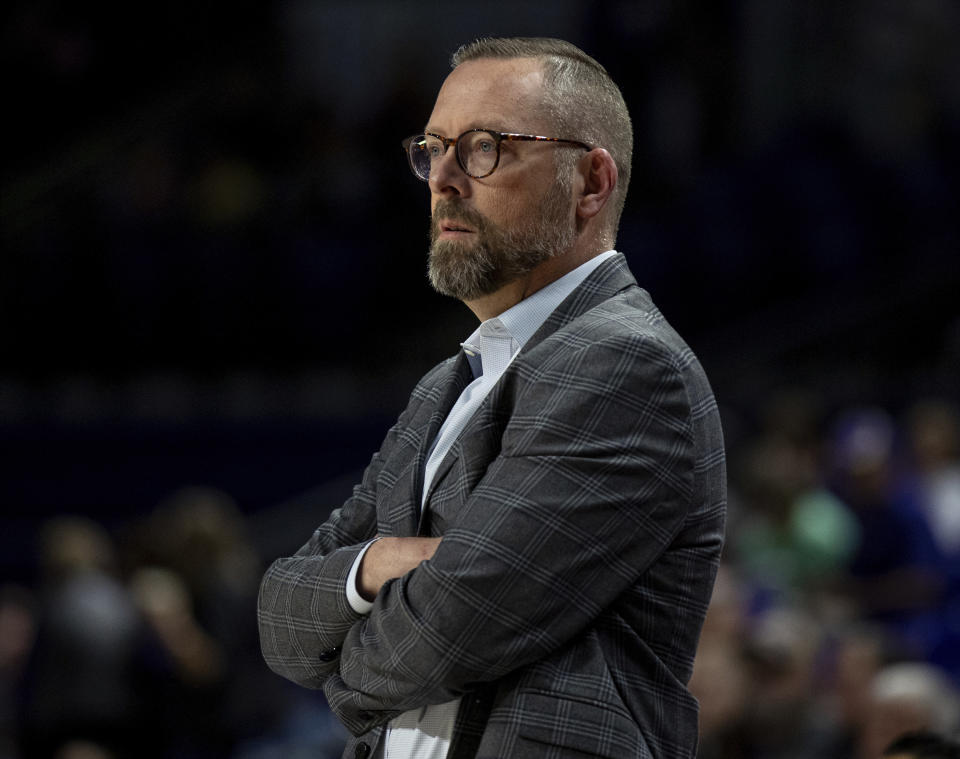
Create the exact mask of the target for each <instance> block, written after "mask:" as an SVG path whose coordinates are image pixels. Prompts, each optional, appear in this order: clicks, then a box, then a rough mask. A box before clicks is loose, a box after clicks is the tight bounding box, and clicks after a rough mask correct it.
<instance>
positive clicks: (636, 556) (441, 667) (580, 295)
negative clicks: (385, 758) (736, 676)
mask: <svg viewBox="0 0 960 759" xmlns="http://www.w3.org/2000/svg"><path fill="white" fill-rule="evenodd" d="M471 379H472V377H471V375H470V372H469V368H468V366H467V363H466V361H465V358H464V357H463V356H462V355H460V356H458V357H456V358H451V359H449V360H447V361H445V362H443V363H441V364H439V365H438V366H436V367H435V368H434V369H433V370H431V371H430V372H429V373H428V374H427V375H426V376H425V377H424V378H423V379H422V380H421V381H420V383H419V384H418V385H417V387H416V389H415V390H414V391H413V394H412V396H411V398H410V402H409V405H408V406H407V408H406V410H404V412H403V413H402V414H401V415H400V418H399V420H398V421H397V423H396V424H395V425H394V426H393V427H392V428H391V430H390V431H389V433H388V434H387V436H386V439H385V440H384V442H383V446H382V448H381V449H380V450H379V451H378V452H377V453H376V454H375V455H374V456H373V459H372V461H371V462H370V465H369V466H368V467H367V469H366V472H365V473H364V476H363V479H362V481H361V483H360V484H359V485H357V486H356V488H355V489H354V491H353V495H352V497H351V498H350V499H349V500H347V502H346V503H345V504H344V505H343V506H342V507H341V508H339V509H337V510H335V511H334V512H333V513H332V514H331V516H330V518H329V519H328V520H327V522H325V523H324V524H323V525H322V526H321V527H320V528H319V529H317V531H316V532H315V533H314V535H313V536H312V538H311V539H310V540H309V542H308V543H307V544H306V545H304V546H303V547H302V548H301V549H300V550H299V551H298V552H297V553H296V554H295V555H294V556H292V557H289V558H283V559H279V560H277V561H276V562H274V563H273V565H272V566H271V567H270V568H269V569H268V571H267V573H266V575H265V576H264V579H263V583H262V586H261V590H260V599H259V620H260V634H261V642H262V647H263V653H264V657H265V659H266V662H267V664H268V665H269V666H270V667H271V668H272V669H273V670H275V671H276V672H278V673H280V674H281V675H283V676H285V677H287V678H290V679H291V680H294V681H295V682H297V683H300V684H302V685H305V686H309V687H315V688H323V689H324V691H325V693H326V696H327V699H328V701H329V703H330V706H331V708H332V709H333V710H334V712H335V713H336V714H337V716H338V717H339V718H340V720H341V721H342V722H343V723H344V724H345V725H346V726H347V728H348V729H349V730H350V731H351V732H352V733H353V734H354V736H356V737H354V738H353V739H352V740H351V741H350V743H349V744H348V746H347V751H346V753H345V754H344V756H366V755H368V754H369V753H370V751H371V749H372V748H373V747H374V746H375V744H376V742H377V741H378V740H379V736H380V732H381V730H382V725H383V724H384V723H385V722H387V721H388V720H389V719H391V718H392V717H394V716H396V715H398V714H399V713H401V712H404V711H407V710H410V709H415V708H418V707H421V706H423V705H426V704H432V703H442V702H446V701H450V700H452V699H454V698H456V697H458V696H462V705H461V709H460V713H459V714H458V717H457V723H456V728H455V732H454V742H453V744H452V746H451V750H450V755H449V756H450V759H458V758H459V757H461V756H475V755H476V756H480V757H487V758H494V757H495V758H497V759H502V758H504V757H544V758H547V757H550V758H552V759H560V758H566V757H569V758H570V759H573V758H574V757H585V756H593V757H657V758H658V759H663V758H669V759H674V758H679V757H684V759H688V758H689V757H692V756H693V755H694V753H695V749H696V742H697V704H696V701H695V699H694V698H693V697H692V696H691V695H690V694H689V692H688V691H687V689H686V683H687V681H688V679H689V677H690V672H691V668H692V664H693V657H694V653H695V650H696V646H697V641H698V638H699V634H700V628H701V625H702V622H703V617H704V614H705V612H706V608H707V603H708V601H709V598H710V593H711V589H712V585H713V580H714V577H715V574H716V569H717V565H718V562H719V557H720V549H721V545H722V541H723V524H724V514H725V502H726V484H725V483H726V479H725V463H724V451H723V440H722V435H721V430H720V421H719V416H718V413H717V408H716V403H715V400H714V397H713V393H712V391H711V389H710V386H709V384H708V382H707V379H706V377H705V375H704V372H703V370H702V368H701V367H700V364H699V363H698V361H697V360H696V358H695V357H694V355H693V353H692V352H691V351H690V349H689V348H688V347H687V346H686V344H685V343H684V342H683V341H682V340H681V339H680V337H679V336H678V335H677V334H676V332H674V331H673V329H672V328H671V327H670V326H669V325H668V324H667V322H666V321H665V320H664V318H663V316H662V315H661V314H660V312H659V311H658V310H657V309H656V307H655V306H654V305H653V303H652V301H651V300H650V297H649V296H648V295H647V293H646V292H645V291H644V290H642V289H640V288H639V287H638V286H637V284H636V281H635V280H634V278H633V276H632V275H631V273H630V271H629V269H628V268H627V264H626V261H625V259H624V258H623V256H621V255H616V256H613V257H612V258H610V259H609V260H607V261H605V262H603V263H602V264H601V265H600V266H599V267H597V269H596V270H595V271H594V272H593V273H592V274H591V275H590V276H589V277H588V278H587V279H586V280H585V281H584V282H583V283H582V284H581V285H580V286H579V287H578V288H577V289H576V290H575V291H574V292H573V293H572V294H571V295H570V296H569V297H568V298H567V299H566V300H565V301H564V302H563V303H562V304H561V305H560V306H559V307H558V308H557V310H556V311H555V312H554V313H553V314H551V316H550V317H549V318H548V319H547V321H546V322H545V323H544V325H543V326H542V327H541V328H540V330H539V331H538V332H537V333H536V334H535V335H534V336H533V337H532V338H531V339H530V340H529V342H528V343H527V345H525V346H524V348H523V350H522V352H521V353H520V355H518V356H517V358H516V359H515V360H514V362H513V363H512V364H511V365H510V367H509V368H508V370H507V371H506V373H505V374H504V375H503V376H502V377H501V379H500V381H499V383H498V384H497V385H496V386H495V387H494V388H493V390H492V391H491V392H490V394H489V396H487V398H486V399H485V400H484V402H483V405H482V406H481V407H480V409H479V410H478V411H477V413H476V415H475V416H474V417H473V419H472V420H471V421H470V422H469V424H468V426H467V427H466V429H465V430H464V432H463V434H462V435H461V436H460V438H459V440H458V441H457V442H456V443H455V444H454V446H453V447H452V449H451V450H450V452H449V454H448V455H447V457H446V458H445V459H444V461H443V462H442V463H441V465H440V468H439V470H438V471H437V473H436V476H435V477H434V480H433V484H432V486H431V490H430V493H429V494H428V507H427V509H426V510H425V512H424V515H423V516H422V517H421V516H420V508H419V505H420V494H421V487H422V483H423V469H424V464H425V461H426V457H427V453H428V450H429V447H430V444H431V442H432V441H433V439H434V437H435V436H436V434H437V431H438V430H439V428H440V424H441V423H442V421H443V419H444V418H445V416H446V414H447V412H448V411H449V409H450V407H451V406H452V405H453V403H454V401H455V400H456V398H457V397H458V396H459V394H460V392H461V391H462V390H463V388H464V387H465V386H466V385H467V384H468V383H469V382H470V380H471ZM376 534H380V535H388V536H410V535H418V534H419V535H430V536H440V535H442V536H443V541H442V542H441V543H440V546H439V548H438V549H437V552H436V554H435V555H434V556H433V558H432V559H430V560H429V561H426V562H423V563H421V564H420V566H419V567H418V568H417V569H416V570H414V571H413V572H410V573H408V574H407V575H406V576H404V577H402V578H400V579H397V580H392V581H390V582H388V583H387V584H386V585H385V586H384V588H383V589H382V590H381V592H380V594H379V595H378V597H377V599H376V602H375V604H374V607H373V611H372V612H371V613H370V615H369V616H367V617H362V616H361V615H358V614H357V613H356V612H354V611H353V609H352V608H351V606H350V605H349V603H348V601H347V597H346V593H345V587H346V579H347V575H348V573H349V570H350V567H351V565H352V564H353V561H354V559H355V558H356V557H357V555H358V553H359V551H360V548H361V544H362V543H364V542H365V541H367V540H369V539H370V538H372V537H374V535H376Z"/></svg>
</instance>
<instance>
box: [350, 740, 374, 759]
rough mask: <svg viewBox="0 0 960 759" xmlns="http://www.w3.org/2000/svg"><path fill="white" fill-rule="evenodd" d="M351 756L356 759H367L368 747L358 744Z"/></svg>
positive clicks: (364, 744)
mask: <svg viewBox="0 0 960 759" xmlns="http://www.w3.org/2000/svg"><path fill="white" fill-rule="evenodd" d="M353 755H354V756H355V757H357V759H367V757H368V756H370V746H368V745H367V744H366V743H358V744H357V747H356V748H355V749H354V750H353Z"/></svg>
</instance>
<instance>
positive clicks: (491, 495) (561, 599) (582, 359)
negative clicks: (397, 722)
mask: <svg viewBox="0 0 960 759" xmlns="http://www.w3.org/2000/svg"><path fill="white" fill-rule="evenodd" d="M693 361H695V359H694V358H693V356H692V354H689V355H687V354H685V353H683V352H678V351H677V349H675V348H671V347H667V346H665V345H663V344H662V343H660V342H659V341H657V340H655V339H653V338H651V337H649V336H641V335H636V334H626V335H624V334H618V335H614V336H611V337H608V338H606V339H604V340H602V341H599V342H592V341H589V340H583V341H581V342H580V343H578V344H577V345H576V347H575V348H574V349H573V350H572V351H565V352H564V356H563V358H562V359H561V358H557V359H556V360H553V361H547V362H545V363H544V364H543V365H542V366H539V367H537V368H534V367H530V366H526V365H520V362H515V363H516V364H517V366H516V372H515V373H514V379H513V380H512V381H513V382H514V387H511V385H510V382H511V381H510V380H508V381H507V382H505V383H504V382H502V383H501V385H500V386H498V387H497V388H495V389H494V391H493V392H494V393H500V394H501V398H502V397H503V394H505V395H510V394H511V393H512V392H514V389H515V388H516V387H520V383H519V382H517V380H516V375H517V373H526V374H525V376H523V380H522V390H518V391H517V392H516V397H515V400H514V401H513V405H512V409H511V411H510V419H509V421H508V422H507V424H506V426H505V428H504V432H503V437H502V447H501V449H500V452H499V455H498V456H497V457H496V458H495V459H494V460H493V461H492V462H491V464H490V466H489V467H488V468H487V470H486V472H485V473H484V475H483V477H482V478H481V479H480V480H479V482H478V483H477V485H476V487H474V489H473V490H472V492H471V493H470V494H469V496H468V497H467V498H466V500H465V501H464V505H463V507H462V509H461V510H460V512H459V513H458V515H457V517H456V519H455V521H454V522H453V523H452V524H451V525H450V527H449V528H448V529H447V531H446V532H445V534H444V535H443V540H442V542H441V543H440V546H439V548H438V549H437V551H436V553H435V554H434V556H433V558H432V559H431V560H429V561H426V562H423V563H421V564H420V566H419V567H418V568H417V569H415V570H413V571H412V572H410V573H408V574H407V575H405V576H404V577H402V578H399V579H397V580H392V581H390V582H388V583H387V584H386V585H385V586H384V587H383V588H382V589H381V592H380V594H379V595H378V597H377V600H376V602H375V605H374V608H373V611H372V613H371V614H370V616H369V617H368V618H365V619H362V620H359V621H357V622H356V623H355V624H353V625H352V626H351V627H350V629H349V631H348V633H347V635H346V637H345V639H344V641H343V650H342V656H341V659H340V667H339V671H338V672H337V673H336V674H334V675H332V676H331V677H330V678H329V679H328V681H327V683H326V685H325V691H326V694H327V697H328V700H329V702H330V704H331V707H332V708H333V709H334V711H335V712H336V713H337V714H338V716H339V717H340V719H341V721H343V723H344V724H345V725H346V726H347V727H348V728H349V729H350V730H351V731H353V732H355V733H360V732H363V731H365V730H367V729H369V728H370V727H372V726H374V725H376V724H380V723H381V722H383V721H384V717H385V716H389V714H390V713H392V712H395V711H404V710H407V709H412V708H417V707H419V706H423V705H425V704H429V703H442V702H444V701H447V700H450V699H452V698H455V697H457V696H458V695H461V694H462V693H463V692H465V691H466V690H467V689H469V688H470V687H471V685H475V684H477V683H480V682H483V681H491V680H496V679H499V678H501V677H503V676H504V675H506V674H508V673H510V672H513V671H514V670H516V669H518V668H520V667H522V666H524V665H526V664H528V663H530V662H533V661H537V660H539V659H542V658H543V657H545V656H547V655H549V654H550V653H552V652H554V651H556V650H557V649H559V648H560V647H561V646H563V645H564V644H565V643H566V642H567V641H569V640H571V639H572V638H573V637H575V636H576V635H578V634H579V633H580V632H582V631H583V630H584V629H585V628H587V627H588V626H589V625H590V624H591V623H592V622H594V621H595V620H596V619H597V617H598V616H599V615H600V614H601V613H602V612H603V611H604V610H606V609H608V608H609V607H611V606H613V605H614V604H615V603H616V600H617V598H618V597H619V596H621V594H623V592H624V591H625V590H626V589H628V588H630V587H631V586H632V585H634V583H636V582H637V581H638V578H640V576H641V575H642V574H643V573H644V571H645V570H646V569H647V568H648V567H649V566H650V565H651V564H652V563H653V562H655V561H656V560H657V559H658V557H660V556H661V555H662V554H663V553H664V551H665V550H666V548H667V546H669V544H670V543H671V541H672V540H673V539H674V537H675V536H676V535H677V534H678V532H679V531H680V529H681V527H682V525H683V522H684V520H685V519H686V517H687V515H688V512H689V509H690V503H691V501H692V497H693V478H694V472H693V469H694V459H695V454H694V440H693V432H692V423H691V418H692V416H693V415H695V414H696V413H699V412H698V410H697V409H694V408H692V404H691V402H690V400H689V397H688V391H687V387H686V385H685V374H684V364H685V363H687V364H689V363H692V362H693ZM503 379H504V380H507V376H506V375H505V377H504V378H503ZM468 442H469V441H467V442H465V443H464V444H465V445H466V444H468ZM463 455H468V454H467V453H466V452H464V453H463ZM455 486H456V485H455V484H454V485H451V487H455Z"/></svg>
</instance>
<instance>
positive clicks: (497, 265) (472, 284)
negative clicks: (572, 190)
mask: <svg viewBox="0 0 960 759" xmlns="http://www.w3.org/2000/svg"><path fill="white" fill-rule="evenodd" d="M568 197H569V195H568V191H567V189H566V188H564V187H562V186H560V185H556V186H555V188H551V190H550V192H548V193H547V195H546V196H545V197H544V199H543V202H542V203H541V208H540V209H539V210H540V212H539V214H538V215H537V218H536V219H535V220H533V221H531V222H530V223H529V224H527V225H525V226H523V227H521V228H520V229H516V230H504V229H502V228H501V227H499V226H497V225H496V224H494V223H493V222H491V221H490V220H488V219H487V218H486V217H485V216H483V215H482V214H480V213H478V212H477V211H474V210H472V209H470V208H468V207H466V206H465V205H463V204H462V202H461V201H459V200H442V201H440V202H439V203H437V206H436V208H435V209H434V212H433V220H432V221H431V224H430V259H429V267H428V275H429V277H430V284H431V285H433V288H434V289H435V290H436V291H437V292H439V293H441V294H443V295H449V296H451V297H453V298H458V299H459V300H464V301H469V300H475V299H477V298H479V297H482V296H484V295H489V294H490V293H493V292H496V291H497V290H499V289H500V288H501V287H503V286H504V285H506V284H509V283H510V282H512V281H514V280H515V279H517V278H518V277H521V276H523V275H524V274H526V273H527V272H529V271H532V270H533V269H534V268H536V267H537V266H538V265H539V264H541V263H543V262H544V261H546V260H547V259H549V258H552V257H554V256H557V255H560V254H561V253H565V252H566V251H568V250H569V249H570V247H571V246H572V245H573V241H574V238H575V236H576V231H575V228H574V223H573V219H570V218H568V217H567V215H566V203H567V202H568V201H567V198H568ZM439 218H446V219H451V220H455V221H463V222H464V223H466V224H468V225H469V226H470V227H471V228H472V229H474V230H475V233H474V235H473V236H472V239H471V240H469V241H467V242H463V241H460V240H439V239H437V238H438V236H439V234H440V229H439V226H438V224H437V222H436V219H439Z"/></svg>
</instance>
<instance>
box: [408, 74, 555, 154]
mask: <svg viewBox="0 0 960 759" xmlns="http://www.w3.org/2000/svg"><path fill="white" fill-rule="evenodd" d="M544 121H545V116H544V108H543V72H542V69H541V65H540V62H539V61H537V60H535V59H533V58H509V59H501V58H481V59H479V60H473V61H466V62H465V63H461V64H460V65H459V66H457V68H455V69H454V70H453V71H452V72H450V75H449V76H448V77H447V79H446V81H444V83H443V86H442V87H441V88H440V92H439V94H438V95H437V102H436V104H435V105H434V107H433V113H431V114H430V121H429V122H428V125H427V131H431V132H439V133H441V134H444V135H447V136H453V135H457V134H460V133H461V132H463V131H464V130H466V129H472V128H475V127H478V126H483V127H490V128H491V129H497V130H501V131H514V132H519V131H537V130H543V129H544V128H546V124H545V123H544Z"/></svg>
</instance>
